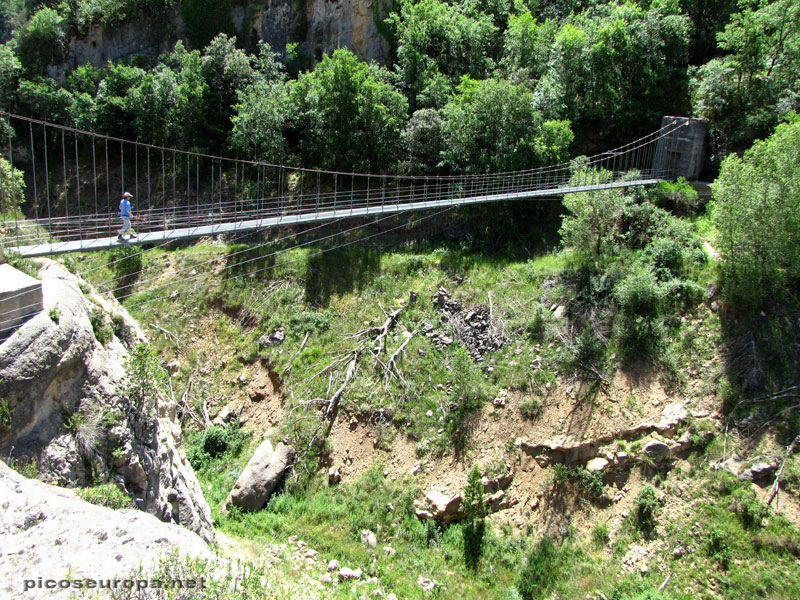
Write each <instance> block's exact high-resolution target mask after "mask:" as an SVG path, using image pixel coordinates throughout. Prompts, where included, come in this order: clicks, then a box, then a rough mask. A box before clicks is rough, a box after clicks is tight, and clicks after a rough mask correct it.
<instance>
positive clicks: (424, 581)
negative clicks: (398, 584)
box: [417, 575, 436, 592]
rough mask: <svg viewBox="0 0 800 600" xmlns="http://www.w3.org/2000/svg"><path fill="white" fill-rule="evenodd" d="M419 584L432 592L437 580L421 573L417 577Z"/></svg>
mask: <svg viewBox="0 0 800 600" xmlns="http://www.w3.org/2000/svg"><path fill="white" fill-rule="evenodd" d="M417 585H418V586H419V587H421V588H422V589H423V590H424V591H426V592H432V591H433V588H435V587H436V582H435V581H434V580H433V579H428V578H427V577H423V576H422V575H420V576H418V577H417Z"/></svg>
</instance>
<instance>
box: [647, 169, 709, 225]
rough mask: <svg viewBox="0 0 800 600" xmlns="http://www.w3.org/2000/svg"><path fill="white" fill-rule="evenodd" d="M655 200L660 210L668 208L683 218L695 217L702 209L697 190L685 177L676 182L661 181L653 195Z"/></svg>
mask: <svg viewBox="0 0 800 600" xmlns="http://www.w3.org/2000/svg"><path fill="white" fill-rule="evenodd" d="M653 200H654V201H655V203H656V205H657V206H659V207H660V208H666V209H667V210H670V211H671V212H673V213H675V214H677V215H681V216H691V215H694V214H695V213H696V212H697V210H698V209H699V208H700V200H699V198H698V195H697V190H695V189H694V188H693V187H692V186H691V185H690V184H689V183H688V182H687V181H686V179H684V178H683V177H679V178H678V180H677V181H674V182H673V181H659V182H658V185H656V188H655V190H654V193H653Z"/></svg>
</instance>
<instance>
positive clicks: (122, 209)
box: [119, 198, 131, 219]
mask: <svg viewBox="0 0 800 600" xmlns="http://www.w3.org/2000/svg"><path fill="white" fill-rule="evenodd" d="M119 215H120V216H121V217H122V218H123V219H130V218H131V203H130V201H129V200H128V199H127V198H123V199H122V200H120V201H119Z"/></svg>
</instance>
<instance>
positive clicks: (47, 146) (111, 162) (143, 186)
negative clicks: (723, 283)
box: [0, 112, 702, 257]
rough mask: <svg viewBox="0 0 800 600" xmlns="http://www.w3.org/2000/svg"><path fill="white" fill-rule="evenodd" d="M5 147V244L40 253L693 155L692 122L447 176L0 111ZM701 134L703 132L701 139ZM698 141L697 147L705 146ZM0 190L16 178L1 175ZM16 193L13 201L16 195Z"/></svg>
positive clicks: (651, 174)
mask: <svg viewBox="0 0 800 600" xmlns="http://www.w3.org/2000/svg"><path fill="white" fill-rule="evenodd" d="M0 118H1V119H3V120H5V122H6V130H7V138H8V139H7V140H2V142H0V143H2V145H3V146H5V147H4V148H3V149H2V156H3V157H4V158H5V160H7V161H8V162H9V163H10V165H11V166H12V167H13V168H14V169H18V170H19V171H21V172H22V173H23V174H24V177H23V180H24V190H23V189H19V190H18V196H19V195H21V194H24V200H23V202H22V207H23V209H24V214H25V217H23V216H22V212H21V211H18V210H8V207H9V201H10V198H9V197H8V196H9V194H8V193H4V194H3V195H2V196H0V215H2V217H1V218H0V243H2V246H3V247H4V249H5V251H6V252H11V253H16V254H19V255H21V256H26V257H29V256H41V255H48V254H59V253H66V252H75V251H91V250H102V249H108V248H114V247H117V246H119V245H121V244H125V245H127V244H154V243H165V242H169V241H173V240H185V239H190V238H197V237H202V236H212V235H218V234H226V233H237V232H247V231H256V230H260V229H264V228H268V227H277V226H282V225H291V224H302V223H314V222H324V221H331V220H336V219H342V218H353V217H366V216H373V215H390V214H394V213H402V212H407V211H420V210H431V209H438V208H444V207H453V206H461V205H469V204H481V203H487V202H498V201H503V200H531V199H545V198H553V197H559V196H562V195H564V194H571V193H579V192H590V191H596V190H605V189H613V188H627V187H633V186H649V185H653V184H655V183H657V182H659V181H664V180H672V179H675V178H676V177H677V176H678V175H681V174H684V173H683V171H685V170H686V168H687V166H686V163H687V161H694V162H697V158H696V156H695V155H696V153H697V148H696V146H697V140H696V136H694V135H691V134H690V132H691V131H692V130H693V129H694V126H695V124H696V121H695V120H694V119H688V118H685V117H665V118H664V120H663V122H662V127H661V128H660V129H658V130H657V131H655V132H653V133H651V134H649V135H646V136H644V137H642V138H640V139H638V140H635V141H633V142H631V143H629V144H626V145H624V146H620V147H618V148H614V149H613V150H610V151H607V152H603V153H600V154H597V155H594V156H589V157H580V158H579V159H576V160H573V161H570V162H566V163H561V164H556V165H550V166H545V167H537V168H532V169H527V170H522V171H513V172H503V173H488V174H477V175H454V176H427V175H425V176H410V175H381V174H369V173H348V172H340V171H326V170H319V169H308V168H299V167H290V166H286V165H274V164H269V163H265V162H259V161H253V160H243V159H240V158H226V157H221V156H213V155H209V154H203V153H199V152H190V151H186V150H179V149H176V148H166V147H162V146H157V145H152V144H145V143H141V142H138V141H130V140H124V139H120V138H116V137H112V136H108V135H101V134H96V133H92V132H89V131H82V130H80V129H76V128H71V127H65V126H62V125H57V124H53V123H48V122H44V121H39V120H36V119H31V118H28V117H23V116H20V115H15V114H11V113H6V112H0ZM701 145H702V143H701ZM701 151H702V148H701ZM6 183H7V185H5V186H4V187H3V186H0V187H3V189H4V190H6V192H7V191H8V190H10V189H12V188H13V186H14V185H15V184H14V181H13V180H12V181H10V182H6ZM17 187H18V188H20V187H21V186H19V185H17ZM124 191H128V192H130V193H132V194H133V195H134V199H133V212H134V215H135V216H136V217H137V218H138V220H136V221H134V226H135V228H136V231H137V233H138V237H137V238H133V239H132V240H130V241H122V242H121V241H120V240H118V238H117V234H118V230H119V228H120V225H121V220H120V217H119V210H118V206H119V199H120V197H121V195H122V193H123V192H124ZM17 201H18V200H17Z"/></svg>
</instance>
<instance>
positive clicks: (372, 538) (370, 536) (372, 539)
mask: <svg viewBox="0 0 800 600" xmlns="http://www.w3.org/2000/svg"><path fill="white" fill-rule="evenodd" d="M361 543H362V544H364V545H365V546H369V547H370V548H374V547H375V546H377V545H378V537H377V536H376V535H375V534H374V533H373V532H371V531H370V530H369V529H364V530H362V531H361Z"/></svg>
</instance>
